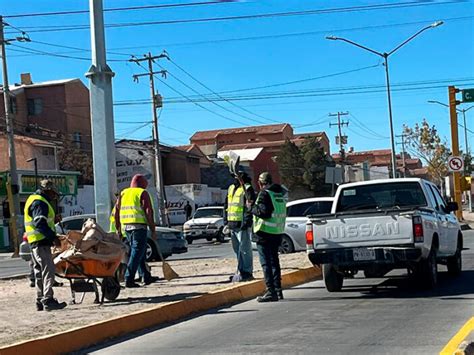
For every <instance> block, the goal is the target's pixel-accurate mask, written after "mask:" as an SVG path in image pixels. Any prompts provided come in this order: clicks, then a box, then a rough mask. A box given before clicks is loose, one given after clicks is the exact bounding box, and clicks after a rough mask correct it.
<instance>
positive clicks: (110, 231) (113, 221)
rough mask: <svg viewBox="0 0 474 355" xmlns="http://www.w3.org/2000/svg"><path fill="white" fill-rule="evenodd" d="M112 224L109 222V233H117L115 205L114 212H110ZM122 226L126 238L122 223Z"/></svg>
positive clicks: (123, 236)
mask: <svg viewBox="0 0 474 355" xmlns="http://www.w3.org/2000/svg"><path fill="white" fill-rule="evenodd" d="M109 221H110V224H109V233H117V227H115V206H114V208H112V212H111V213H110V218H109ZM120 226H121V227H122V238H125V237H126V235H125V231H124V228H123V224H121V225H120Z"/></svg>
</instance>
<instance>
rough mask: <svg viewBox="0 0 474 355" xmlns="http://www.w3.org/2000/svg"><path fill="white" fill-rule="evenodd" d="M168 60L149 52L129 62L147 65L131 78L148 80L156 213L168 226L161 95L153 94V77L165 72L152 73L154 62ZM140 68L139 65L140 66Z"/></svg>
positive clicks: (162, 222)
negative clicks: (159, 128) (141, 71)
mask: <svg viewBox="0 0 474 355" xmlns="http://www.w3.org/2000/svg"><path fill="white" fill-rule="evenodd" d="M163 58H166V59H169V57H168V55H167V54H166V52H164V53H162V54H160V55H157V56H153V55H152V54H151V53H150V52H148V54H145V55H144V56H143V58H141V59H138V58H133V59H130V62H134V63H137V64H138V65H140V62H147V63H148V72H147V73H144V74H137V75H134V76H133V79H134V80H135V81H138V80H139V78H140V77H143V76H148V78H149V80H150V93H151V105H152V114H153V149H154V155H155V164H154V166H155V186H156V191H157V193H158V212H159V217H160V225H168V218H167V216H166V213H165V201H164V190H165V189H164V186H163V185H164V184H163V169H162V163H161V150H160V135H159V132H158V113H157V109H158V108H159V107H162V106H163V104H162V99H161V95H160V94H158V93H155V75H156V74H160V75H162V76H163V77H166V70H160V71H153V63H154V62H155V60H159V59H163ZM140 66H141V65H140Z"/></svg>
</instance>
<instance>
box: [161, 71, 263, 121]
mask: <svg viewBox="0 0 474 355" xmlns="http://www.w3.org/2000/svg"><path fill="white" fill-rule="evenodd" d="M160 67H161V66H160ZM161 68H162V67H161ZM167 74H168V75H169V76H171V77H172V78H174V79H175V80H176V81H178V82H179V83H181V85H183V86H185V87H187V88H188V89H189V90H191V91H192V92H194V93H196V94H197V95H198V96H200V97H202V98H203V99H204V100H205V102H208V103H210V104H213V105H214V106H217V107H219V108H220V109H222V110H224V111H227V112H229V113H232V114H234V115H236V116H239V117H240V118H243V119H245V120H248V121H250V122H257V123H262V124H265V123H266V122H263V121H260V120H257V119H252V118H249V117H246V116H243V115H241V114H240V113H238V112H235V111H233V110H230V109H228V108H227V107H225V106H222V105H220V104H218V103H217V102H215V101H212V100H210V99H208V98H206V97H205V96H204V95H202V94H201V93H199V92H198V91H197V90H195V89H194V88H192V87H191V86H190V85H188V84H186V83H185V82H184V81H182V80H181V79H179V78H178V77H177V76H176V75H174V74H173V73H171V72H169V71H167ZM222 101H227V100H225V99H223V100H222Z"/></svg>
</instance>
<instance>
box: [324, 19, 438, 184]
mask: <svg viewBox="0 0 474 355" xmlns="http://www.w3.org/2000/svg"><path fill="white" fill-rule="evenodd" d="M442 24H443V21H436V22H435V23H433V24H431V25H429V26H426V27H424V28H422V29H421V30H419V31H418V32H416V33H415V34H414V35H413V36H411V37H409V38H408V39H406V40H405V41H403V42H402V43H401V44H399V45H398V46H396V47H395V48H394V49H392V50H391V51H390V52H388V53H387V52H383V53H382V52H378V51H376V50H373V49H370V48H368V47H365V46H363V45H361V44H358V43H356V42H353V41H351V40H348V39H345V38H341V37H336V36H327V37H326V39H329V40H332V41H343V42H347V43H349V44H352V45H354V46H356V47H359V48H361V49H364V50H366V51H368V52H370V53H373V54H376V55H378V56H379V57H382V58H383V59H384V65H385V78H386V83H387V99H388V117H389V121H390V143H391V146H392V177H393V178H395V177H396V174H397V157H396V152H395V134H394V132H393V117H392V98H391V96H390V80H389V74H388V57H389V56H391V55H392V54H393V53H395V52H396V51H397V50H399V49H400V48H401V47H403V46H404V45H405V44H407V43H408V42H410V41H411V40H412V39H414V38H415V37H417V36H418V35H420V34H421V33H422V32H424V31H426V30H429V29H430V28H435V27H438V26H441V25H442Z"/></svg>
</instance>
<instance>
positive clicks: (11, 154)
mask: <svg viewBox="0 0 474 355" xmlns="http://www.w3.org/2000/svg"><path fill="white" fill-rule="evenodd" d="M0 56H1V59H2V75H3V101H4V104H5V125H6V130H7V139H8V159H9V161H10V184H11V192H12V201H10V206H12V207H13V208H10V219H11V220H12V222H11V226H12V227H13V228H12V234H13V236H12V237H11V238H10V239H11V240H12V241H13V245H14V247H15V254H17V250H18V248H17V247H18V245H19V240H20V237H21V235H22V234H23V228H22V226H23V224H22V223H21V221H20V215H21V212H20V197H19V195H18V191H19V185H18V173H17V169H16V154H15V134H14V131H13V117H12V115H13V113H12V112H11V108H10V88H9V84H8V70H7V54H6V51H5V37H4V24H3V17H2V16H0ZM15 234H16V235H15Z"/></svg>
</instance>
